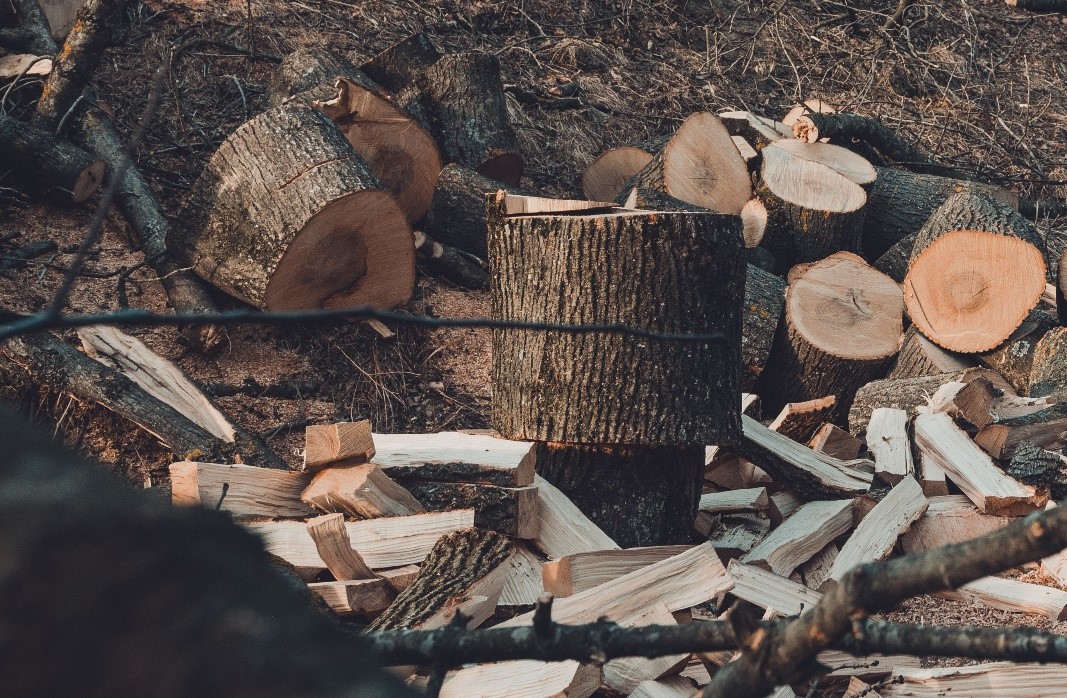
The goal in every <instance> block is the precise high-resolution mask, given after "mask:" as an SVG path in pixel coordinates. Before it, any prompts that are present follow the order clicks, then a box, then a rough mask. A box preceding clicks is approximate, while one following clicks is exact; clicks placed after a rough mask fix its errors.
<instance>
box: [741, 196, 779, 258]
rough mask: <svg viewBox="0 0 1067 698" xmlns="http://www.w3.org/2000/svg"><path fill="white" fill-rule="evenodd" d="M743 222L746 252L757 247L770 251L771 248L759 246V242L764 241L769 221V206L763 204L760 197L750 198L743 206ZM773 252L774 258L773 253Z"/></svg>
mask: <svg viewBox="0 0 1067 698" xmlns="http://www.w3.org/2000/svg"><path fill="white" fill-rule="evenodd" d="M741 223H742V224H743V226H744V228H743V231H742V235H743V236H744V238H745V250H746V254H748V253H750V252H751V251H753V250H757V249H761V250H763V252H765V253H770V250H768V249H766V248H761V247H759V244H760V243H761V242H763V236H764V234H766V232H767V223H768V214H767V207H766V206H764V205H763V202H762V201H760V200H759V198H752V199H749V200H748V202H747V203H746V204H745V205H744V206H742V207H741ZM771 254H772V259H773V253H771Z"/></svg>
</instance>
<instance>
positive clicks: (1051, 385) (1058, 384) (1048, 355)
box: [1026, 327, 1067, 401]
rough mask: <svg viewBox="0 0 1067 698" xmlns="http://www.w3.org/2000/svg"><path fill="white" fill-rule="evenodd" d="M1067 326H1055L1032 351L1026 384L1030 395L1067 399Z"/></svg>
mask: <svg viewBox="0 0 1067 698" xmlns="http://www.w3.org/2000/svg"><path fill="white" fill-rule="evenodd" d="M1065 357H1067V328H1063V327H1056V328H1053V329H1051V330H1049V331H1048V332H1047V333H1045V335H1044V336H1042V337H1041V340H1040V341H1039V342H1038V343H1037V346H1036V347H1035V348H1034V351H1033V362H1032V364H1031V367H1030V376H1029V380H1028V386H1027V393H1026V394H1027V395H1030V396H1031V397H1051V398H1053V399H1055V400H1065V401H1067V358H1065Z"/></svg>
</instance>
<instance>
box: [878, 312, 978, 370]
mask: <svg viewBox="0 0 1067 698" xmlns="http://www.w3.org/2000/svg"><path fill="white" fill-rule="evenodd" d="M973 365H974V362H973V361H971V359H970V357H965V356H963V355H960V354H953V353H951V352H947V351H945V350H944V349H942V348H941V347H939V346H937V345H936V344H934V343H933V342H931V341H930V340H929V339H927V338H926V337H923V336H922V333H921V332H919V331H918V330H917V329H915V326H914V325H913V326H911V327H909V328H908V329H907V331H906V332H905V333H904V342H903V344H901V348H900V353H899V354H897V362H896V364H895V365H894V366H893V370H892V371H890V372H889V375H888V376H887V378H918V377H920V376H931V375H934V374H937V373H947V372H949V371H963V370H964V369H967V368H970V367H971V366H973ZM991 368H995V367H991Z"/></svg>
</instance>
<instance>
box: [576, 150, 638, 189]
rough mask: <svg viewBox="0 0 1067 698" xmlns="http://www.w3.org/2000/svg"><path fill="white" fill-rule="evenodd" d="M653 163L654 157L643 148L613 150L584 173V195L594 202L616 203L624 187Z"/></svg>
mask: <svg viewBox="0 0 1067 698" xmlns="http://www.w3.org/2000/svg"><path fill="white" fill-rule="evenodd" d="M650 162H652V155H651V154H650V153H648V152H647V151H645V150H643V149H641V148H635V147H633V146H625V147H622V148H612V149H611V150H609V151H607V152H606V153H604V154H603V155H601V156H600V157H598V158H597V159H596V160H594V161H593V162H592V164H591V165H589V167H587V168H585V172H584V173H582V193H583V194H585V198H587V199H592V200H593V201H614V200H615V197H617V196H618V195H619V193H620V192H621V191H622V187H623V185H624V184H626V182H628V181H630V178H631V177H633V176H634V175H635V174H637V173H638V172H640V171H641V170H643V169H645V167H647V166H648V163H650Z"/></svg>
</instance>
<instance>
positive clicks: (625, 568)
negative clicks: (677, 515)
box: [541, 545, 692, 597]
mask: <svg viewBox="0 0 1067 698" xmlns="http://www.w3.org/2000/svg"><path fill="white" fill-rule="evenodd" d="M691 547H692V546H689V545H656V546H650V547H646V548H626V549H623V550H598V551H594V552H590V553H575V554H573V555H565V556H564V557H562V558H560V559H559V560H553V561H551V562H546V563H545V564H544V565H543V566H542V567H541V575H542V581H543V584H544V589H545V591H548V592H551V593H552V594H554V595H556V596H557V597H566V596H573V595H574V594H577V593H578V592H580V591H585V590H587V589H592V588H593V587H595V586H599V585H600V584H603V583H604V582H609V581H611V580H613V579H618V578H619V577H621V576H623V575H626V574H629V573H630V572H633V571H634V570H639V569H641V568H642V567H648V566H649V565H651V564H654V563H657V562H661V561H663V560H666V559H667V558H669V557H674V556H675V555H680V554H681V553H684V552H685V551H687V550H689V549H690V548H691Z"/></svg>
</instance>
